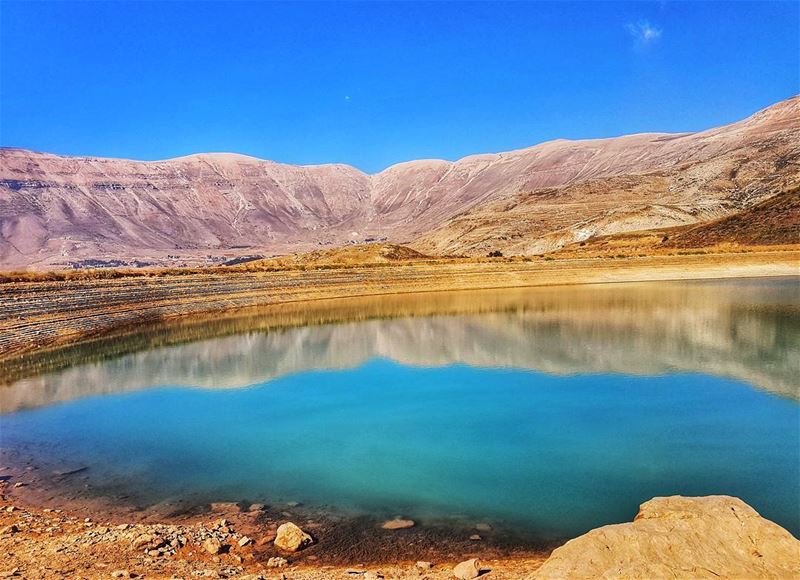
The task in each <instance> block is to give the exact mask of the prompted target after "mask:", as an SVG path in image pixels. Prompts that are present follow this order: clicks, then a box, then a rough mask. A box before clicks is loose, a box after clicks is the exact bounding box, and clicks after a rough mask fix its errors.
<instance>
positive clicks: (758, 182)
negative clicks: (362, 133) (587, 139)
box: [413, 98, 800, 255]
mask: <svg viewBox="0 0 800 580" xmlns="http://www.w3.org/2000/svg"><path fill="white" fill-rule="evenodd" d="M669 143H670V144H669V145H668V146H667V145H665V146H664V147H665V148H666V147H668V148H672V147H675V145H676V144H683V146H682V150H683V154H681V153H679V152H678V151H675V150H673V153H674V157H673V159H674V163H673V164H672V165H671V166H668V165H667V164H666V163H665V164H664V167H663V168H659V169H657V170H655V171H636V170H630V171H627V172H625V173H624V174H623V175H618V176H612V177H602V178H596V179H589V180H584V181H579V182H577V183H576V182H573V183H568V184H566V185H560V186H556V187H541V188H532V189H522V190H520V191H519V192H515V193H512V194H509V195H504V196H496V197H495V198H493V199H492V200H491V201H489V202H488V203H484V204H480V205H478V206H475V207H473V208H472V209H471V210H468V211H466V212H464V213H462V214H460V215H458V216H456V217H455V218H453V219H452V220H450V221H448V222H447V223H445V224H443V225H442V226H440V227H439V228H436V229H434V230H432V231H431V232H428V233H427V234H425V235H423V236H421V237H420V238H419V239H418V240H416V242H415V243H414V244H413V247H414V248H416V249H418V250H420V251H423V252H426V253H431V254H443V253H444V254H447V253H450V254H453V253H456V254H462V253H463V254H472V255H484V254H486V253H487V252H488V251H493V250H500V251H502V252H504V253H506V254H533V253H542V252H547V251H551V250H554V249H557V248H560V247H562V246H564V245H567V244H570V243H573V242H579V241H582V240H585V239H588V238H590V237H593V236H599V235H607V234H615V233H620V232H626V231H635V230H646V229H652V228H663V227H670V226H676V225H683V224H691V223H696V222H703V221H708V220H714V219H717V218H720V217H723V216H728V215H731V214H734V213H736V212H739V211H742V210H743V209H746V208H748V207H751V206H752V205H754V204H756V203H758V202H760V201H762V200H764V199H767V198H769V197H771V196H773V195H777V194H779V193H781V192H785V191H788V190H790V189H792V188H794V187H796V186H797V185H798V184H800V99H797V98H795V99H792V100H789V101H785V102H784V103H780V104H779V105H776V106H774V107H772V108H771V109H768V110H766V111H762V112H761V113H758V114H756V115H754V116H753V117H751V118H750V119H748V120H746V121H743V122H742V123H738V124H735V125H731V126H729V127H726V128H722V129H715V130H712V131H707V132H705V133H698V134H694V135H687V136H682V137H676V138H674V139H672V140H671V141H670V142H669ZM688 152H693V153H691V154H688ZM710 152H713V154H709V153H710ZM662 153H663V151H662ZM656 158H659V156H658V155H656V154H655V153H654V154H653V155H651V157H650V158H649V160H648V161H647V163H650V162H651V161H652V160H653V159H656ZM647 163H642V164H641V165H640V168H641V169H646V165H647Z"/></svg>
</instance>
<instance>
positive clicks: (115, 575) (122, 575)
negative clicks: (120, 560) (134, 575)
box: [111, 570, 131, 578]
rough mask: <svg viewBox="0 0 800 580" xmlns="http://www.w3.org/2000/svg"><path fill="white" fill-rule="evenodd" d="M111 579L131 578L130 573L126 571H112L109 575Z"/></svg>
mask: <svg viewBox="0 0 800 580" xmlns="http://www.w3.org/2000/svg"><path fill="white" fill-rule="evenodd" d="M111 577H112V578H130V577H131V573H130V572H128V571H127V570H114V571H113V572H112V573H111Z"/></svg>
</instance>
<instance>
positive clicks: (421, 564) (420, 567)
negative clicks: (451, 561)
mask: <svg viewBox="0 0 800 580" xmlns="http://www.w3.org/2000/svg"><path fill="white" fill-rule="evenodd" d="M415 566H416V568H417V569H418V570H430V569H431V568H433V564H431V563H430V562H423V561H419V562H417V563H416V564H415Z"/></svg>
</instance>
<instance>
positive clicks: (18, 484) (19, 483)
mask: <svg viewBox="0 0 800 580" xmlns="http://www.w3.org/2000/svg"><path fill="white" fill-rule="evenodd" d="M24 485H25V484H24V483H22V482H21V481H18V482H17V483H15V484H14V487H23V486H24Z"/></svg>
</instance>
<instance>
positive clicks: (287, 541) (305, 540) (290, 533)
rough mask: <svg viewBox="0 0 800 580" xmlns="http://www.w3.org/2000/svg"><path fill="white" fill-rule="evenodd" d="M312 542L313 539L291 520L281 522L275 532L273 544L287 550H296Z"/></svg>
mask: <svg viewBox="0 0 800 580" xmlns="http://www.w3.org/2000/svg"><path fill="white" fill-rule="evenodd" d="M313 543H314V539H313V538H312V537H311V536H309V535H308V534H307V533H305V532H304V531H303V530H301V529H300V528H299V527H297V526H296V525H295V524H293V523H292V522H286V523H285V524H281V525H280V526H279V527H278V531H277V533H276V534H275V546H276V547H278V548H280V549H281V550H286V551H287V552H296V551H297V550H301V549H303V548H305V547H306V546H308V545H310V544H313Z"/></svg>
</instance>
